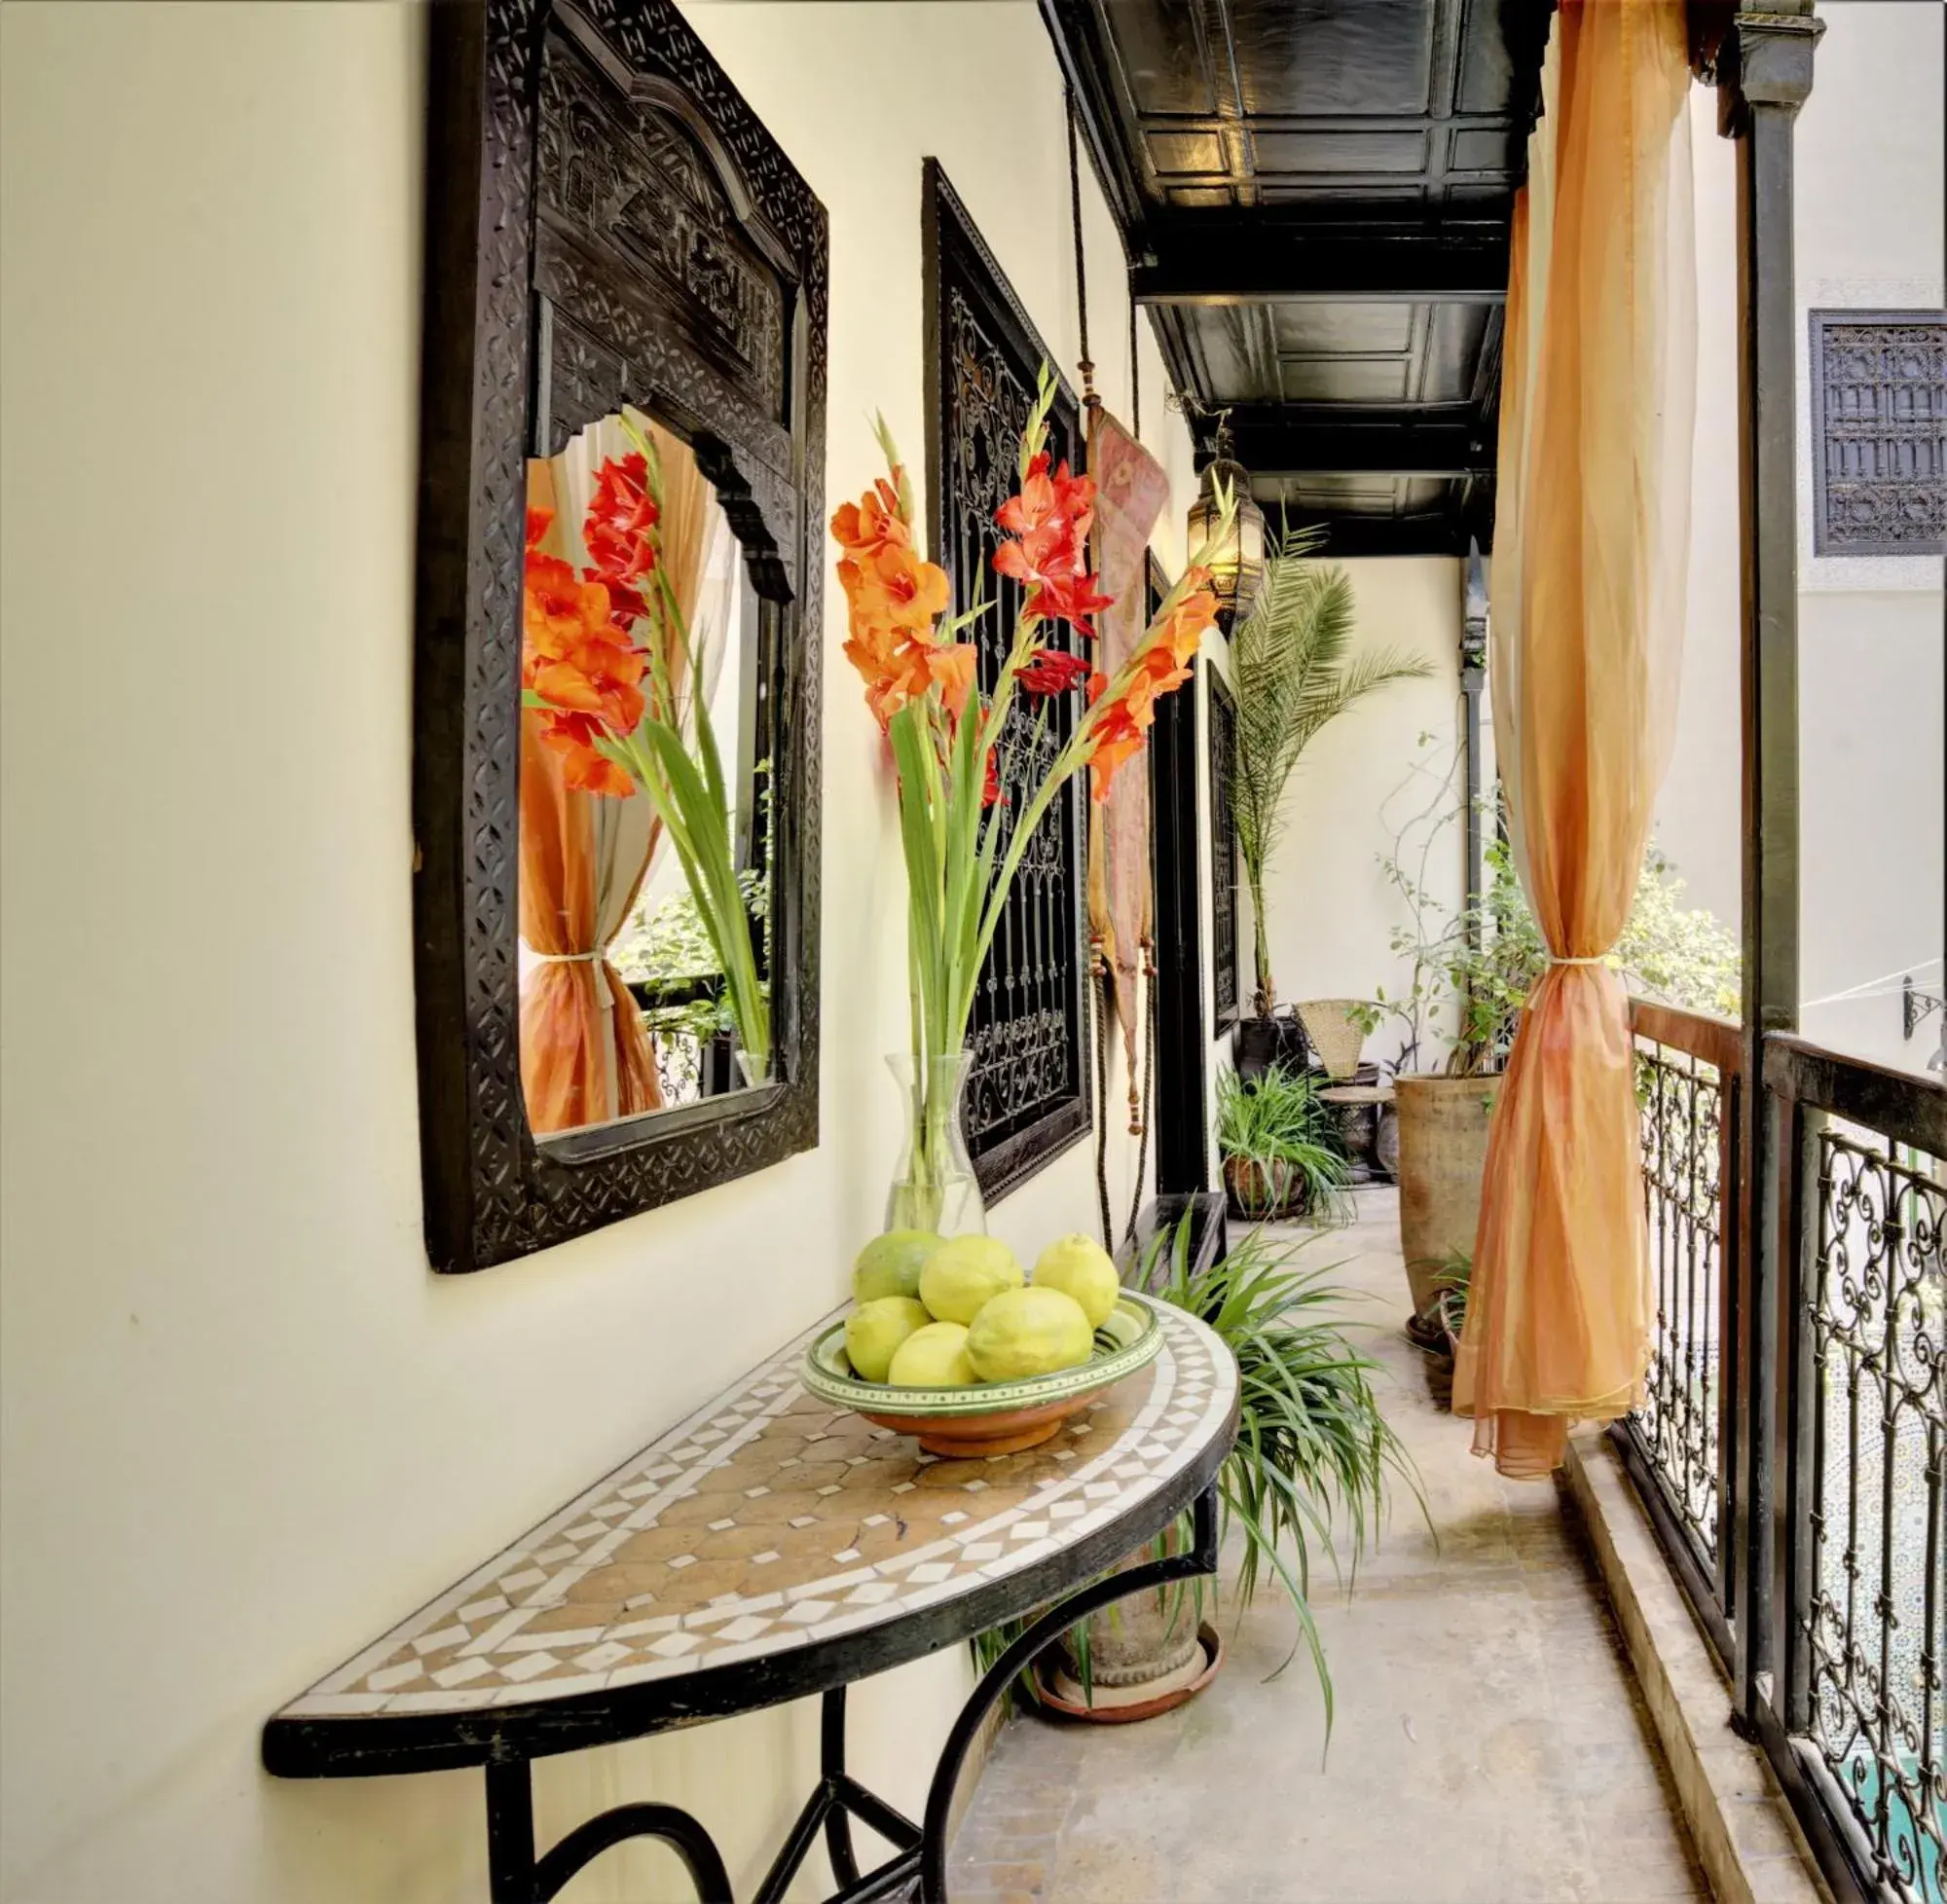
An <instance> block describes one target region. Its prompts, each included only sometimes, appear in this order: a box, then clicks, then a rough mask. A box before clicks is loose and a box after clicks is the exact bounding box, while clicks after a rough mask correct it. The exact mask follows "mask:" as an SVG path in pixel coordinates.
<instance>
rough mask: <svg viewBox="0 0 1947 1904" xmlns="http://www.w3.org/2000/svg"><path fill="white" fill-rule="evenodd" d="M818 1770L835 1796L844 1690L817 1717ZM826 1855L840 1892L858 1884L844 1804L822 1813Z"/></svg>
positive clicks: (841, 1760) (840, 1773)
mask: <svg viewBox="0 0 1947 1904" xmlns="http://www.w3.org/2000/svg"><path fill="white" fill-rule="evenodd" d="M818 1759H819V1765H818V1769H819V1771H820V1773H821V1774H823V1776H824V1779H825V1787H826V1789H827V1791H829V1792H831V1793H832V1794H833V1795H834V1796H835V1795H836V1793H837V1789H838V1784H839V1781H840V1780H841V1779H843V1778H844V1776H845V1688H844V1687H843V1686H840V1687H839V1688H838V1689H837V1690H836V1691H835V1692H829V1693H827V1694H826V1696H825V1705H824V1709H823V1711H822V1712H821V1713H820V1714H819V1729H818ZM825 1854H826V1856H827V1857H828V1858H829V1859H830V1860H831V1875H832V1877H833V1878H835V1879H836V1880H837V1882H838V1887H839V1889H840V1890H844V1889H846V1888H847V1887H848V1886H852V1885H856V1884H857V1883H858V1882H859V1860H858V1858H857V1857H856V1856H855V1855H854V1854H853V1849H852V1816H851V1813H850V1812H847V1811H846V1809H845V1807H844V1806H843V1805H833V1806H831V1807H829V1808H828V1809H827V1812H826V1813H825Z"/></svg>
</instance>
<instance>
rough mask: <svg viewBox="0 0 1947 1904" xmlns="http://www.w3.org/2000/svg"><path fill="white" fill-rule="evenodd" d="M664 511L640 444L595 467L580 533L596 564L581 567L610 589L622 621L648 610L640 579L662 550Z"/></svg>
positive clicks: (652, 567)
mask: <svg viewBox="0 0 1947 1904" xmlns="http://www.w3.org/2000/svg"><path fill="white" fill-rule="evenodd" d="M661 520H662V511H661V510H660V509H659V508H658V507H657V506H656V499H655V497H654V495H653V494H650V491H649V463H648V458H646V457H644V456H643V454H642V452H641V451H640V450H639V451H637V452H636V453H635V454H634V455H633V456H627V457H624V458H622V460H621V461H620V462H617V461H616V460H615V458H613V457H610V458H607V459H606V461H605V462H604V463H603V465H602V467H601V468H600V469H599V470H597V471H596V472H595V494H594V495H593V496H591V497H590V498H589V503H588V514H587V515H586V516H585V517H584V518H583V520H582V525H581V539H582V540H583V541H584V542H585V543H587V545H588V553H589V554H590V555H591V556H593V557H594V558H595V566H594V567H593V568H586V569H584V570H583V571H582V573H583V575H584V576H585V577H586V578H587V579H588V580H589V581H591V582H601V583H603V584H605V585H606V588H607V590H608V599H609V605H610V607H611V608H612V609H613V610H614V612H615V613H616V614H617V615H619V616H620V617H621V618H622V619H623V620H624V621H640V620H642V618H643V616H644V615H646V614H647V613H648V604H647V603H645V602H644V601H643V595H642V592H641V584H642V581H643V577H644V576H646V575H649V574H652V573H653V572H654V571H655V568H656V566H657V558H658V555H659V553H660V544H661V539H662V538H661V536H660V534H659V533H658V531H657V527H656V526H657V524H658V523H659V522H661Z"/></svg>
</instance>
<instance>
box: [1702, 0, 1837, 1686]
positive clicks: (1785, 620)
mask: <svg viewBox="0 0 1947 1904" xmlns="http://www.w3.org/2000/svg"><path fill="white" fill-rule="evenodd" d="M1822 30H1823V29H1822V27H1821V25H1820V23H1819V22H1818V20H1816V19H1815V18H1813V17H1812V0H1763V5H1762V8H1759V7H1754V6H1751V5H1749V4H1747V3H1745V4H1741V5H1740V8H1739V11H1738V13H1737V15H1736V17H1735V18H1733V19H1732V20H1731V22H1730V24H1729V27H1728V30H1727V32H1726V35H1725V38H1724V41H1723V43H1722V46H1721V48H1720V49H1719V52H1718V55H1717V81H1718V86H1719V93H1718V123H1719V127H1720V129H1721V130H1723V131H1724V132H1725V133H1726V134H1727V135H1728V136H1729V137H1731V138H1733V139H1735V140H1736V141H1737V145H1738V238H1737V245H1738V329H1739V346H1740V348H1739V365H1738V438H1739V441H1738V452H1739V478H1740V480H1739V492H1740V511H1739V515H1740V524H1739V527H1740V537H1739V539H1740V545H1741V556H1742V563H1741V567H1742V584H1743V587H1742V594H1743V721H1742V726H1743V736H1742V738H1743V762H1744V772H1743V809H1744V1037H1745V1050H1744V1057H1745V1065H1744V1075H1745V1080H1746V1086H1747V1089H1748V1090H1749V1093H1750V1102H1748V1103H1747V1104H1746V1105H1745V1107H1744V1116H1743V1117H1742V1119H1741V1124H1742V1135H1743V1146H1742V1155H1741V1157H1740V1161H1739V1172H1738V1204H1739V1217H1740V1221H1739V1224H1738V1234H1739V1236H1740V1237H1741V1238H1742V1239H1743V1242H1744V1247H1743V1249H1742V1250H1741V1252H1740V1256H1741V1261H1740V1263H1738V1265H1737V1274H1738V1326H1737V1343H1736V1349H1737V1389H1738V1392H1737V1394H1736V1396H1735V1398H1734V1400H1733V1406H1734V1407H1735V1408H1736V1409H1737V1410H1738V1414H1739V1424H1738V1425H1739V1428H1740V1430H1741V1432H1740V1433H1739V1435H1738V1446H1739V1474H1738V1484H1737V1487H1736V1489H1735V1496H1734V1500H1733V1504H1732V1516H1733V1525H1732V1528H1731V1538H1732V1540H1733V1541H1734V1542H1735V1545H1736V1552H1735V1557H1734V1562H1733V1582H1732V1586H1733V1593H1734V1594H1735V1595H1736V1598H1735V1602H1734V1605H1735V1617H1734V1623H1733V1624H1734V1627H1735V1630H1736V1639H1737V1659H1736V1682H1737V1685H1736V1692H1737V1703H1738V1707H1739V1710H1740V1712H1741V1713H1742V1714H1743V1716H1744V1717H1745V1720H1746V1721H1747V1722H1748V1721H1750V1720H1751V1719H1753V1717H1754V1716H1755V1712H1756V1707H1757V1703H1758V1701H1759V1699H1760V1697H1761V1696H1762V1690H1763V1689H1762V1685H1761V1678H1762V1676H1763V1675H1765V1674H1768V1673H1769V1671H1770V1670H1771V1666H1772V1662H1773V1659H1774V1658H1775V1632H1774V1598H1775V1593H1774V1588H1775V1574H1774V1567H1775V1565H1776V1564H1778V1563H1781V1562H1782V1548H1783V1544H1782V1543H1781V1542H1779V1541H1777V1540H1776V1539H1775V1538H1774V1529H1773V1526H1772V1516H1773V1510H1774V1504H1775V1502H1776V1500H1777V1499H1778V1495H1777V1492H1776V1488H1777V1482H1778V1476H1777V1471H1776V1464H1777V1461H1778V1459H1779V1456H1780V1455H1781V1453H1782V1451H1783V1449H1782V1437H1781V1426H1780V1406H1779V1393H1778V1373H1779V1367H1780V1363H1779V1356H1780V1350H1781V1346H1782V1345H1781V1343H1780V1340H1779V1333H1778V1311H1777V1289H1778V1284H1779V1280H1780V1273H1779V1272H1780V1266H1781V1265H1780V1263H1779V1262H1778V1259H1777V1250H1778V1248H1779V1247H1780V1246H1781V1244H1780V1239H1778V1237H1777V1234H1776V1230H1775V1228H1774V1227H1772V1226H1770V1225H1768V1224H1766V1222H1765V1221H1764V1218H1765V1214H1766V1210H1765V1205H1766V1200H1767V1186H1768V1185H1772V1184H1775V1183H1776V1181H1777V1169H1778V1160H1777V1158H1776V1155H1775V1154H1774V1153H1775V1148H1776V1144H1777V1141H1778V1134H1777V1127H1776V1120H1775V1119H1773V1118H1771V1117H1766V1116H1765V1115H1764V1113H1763V1104H1762V1083H1761V1080H1762V1079H1763V1076H1764V1065H1763V1057H1764V1040H1765V1037H1766V1035H1767V1034H1768V1033H1771V1032H1778V1031H1789V1030H1790V1029H1792V1027H1793V1026H1794V1025H1795V1024H1796V1023H1797V1016H1798V558H1797V533H1798V531H1797V467H1796V457H1795V444H1796V429H1795V423H1796V410H1797V402H1798V397H1797V380H1796V371H1795V363H1794V356H1795V350H1794V347H1795V343H1796V338H1797V328H1798V320H1797V311H1796V305H1795V302H1794V293H1793V283H1792V177H1791V165H1792V160H1791V141H1792V122H1793V120H1794V118H1795V117H1796V115H1797V112H1798V108H1799V106H1800V105H1801V104H1803V102H1804V100H1805V97H1806V95H1807V94H1808V93H1809V92H1811V90H1812V57H1813V48H1814V46H1815V45H1816V44H1817V41H1818V35H1819V33H1820V32H1821V31H1822Z"/></svg>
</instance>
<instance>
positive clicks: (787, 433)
mask: <svg viewBox="0 0 1947 1904" xmlns="http://www.w3.org/2000/svg"><path fill="white" fill-rule="evenodd" d="M429 20H430V24H429V31H430V74H429V82H430V102H429V114H428V132H427V186H426V286H425V330H424V363H423V385H422V425H421V476H420V491H419V509H420V519H419V572H418V603H417V623H418V627H417V636H416V656H415V677H414V760H413V824H414V831H415V845H416V852H415V859H414V934H415V954H416V970H417V988H418V1008H419V1064H420V1119H421V1149H422V1162H423V1178H424V1190H425V1228H426V1245H427V1251H428V1254H429V1256H430V1258H431V1262H432V1266H433V1267H434V1268H435V1269H438V1270H445V1271H460V1270H469V1269H480V1268H484V1267H486V1266H487V1265H488V1264H490V1263H500V1262H504V1261H506V1260H508V1259H509V1258H512V1257H518V1256H524V1255H527V1254H529V1253H530V1252H532V1251H534V1250H539V1249H545V1248H547V1247H548V1246H549V1245H551V1244H554V1243H559V1242H563V1241H566V1240H567V1239H568V1238H569V1237H572V1236H576V1235H579V1234H580V1233H582V1232H583V1231H584V1230H589V1229H594V1228H597V1227H601V1226H602V1225H604V1224H608V1223H613V1222H616V1221H617V1220H619V1219H620V1218H623V1217H626V1216H631V1215H633V1214H634V1213H635V1212H637V1211H639V1210H645V1209H649V1208H651V1207H652V1206H654V1205H656V1204H660V1203H666V1202H669V1201H670V1200H671V1199H673V1198H675V1197H679V1196H686V1195H688V1194H690V1193H691V1192H692V1191H694V1190H704V1189H707V1188H709V1187H710V1186H712V1185H715V1184H719V1183H723V1182H726V1181H728V1180H729V1179H731V1178H735V1177H740V1176H744V1175H746V1174H747V1173H749V1172H751V1171H753V1170H758V1169H761V1168H762V1167H764V1166H765V1165H767V1164H770V1163H774V1162H776V1161H778V1160H779V1159H780V1158H782V1157H785V1156H788V1155H790V1153H793V1152H796V1151H803V1150H808V1149H810V1148H812V1147H813V1146H814V1145H815V1144H816V1143H817V1141H818V870H819V816H818V772H819V760H818V734H819V719H818V690H819V670H818V665H817V651H818V645H819V637H820V629H821V614H820V569H821V567H822V563H821V560H820V547H821V543H820V533H821V529H822V523H823V518H824V496H823V476H824V466H825V379H826V357H825V336H826V298H827V235H826V216H825V210H824V207H823V206H822V205H821V204H820V203H819V202H818V201H817V200H816V199H815V198H814V197H813V196H812V193H811V190H810V188H809V187H808V186H807V185H806V184H805V182H804V180H803V179H802V178H801V177H800V176H799V175H798V173H797V171H796V170H795V169H794V168H793V167H792V165H790V161H789V160H788V159H787V158H786V157H785V155H784V153H783V152H782V151H781V150H780V149H779V147H778V145H777V143H776V141H775V140H774V139H772V137H771V136H770V134H769V133H768V132H766V131H765V129H764V128H763V127H762V126H761V125H760V124H759V123H758V121H757V120H756V118H755V117H754V115H753V113H752V112H751V109H750V108H749V107H748V106H747V105H746V104H745V103H744V100H743V99H742V98H741V97H740V96H739V94H738V92H737V91H736V89H735V88H734V87H733V86H732V85H731V84H730V81H729V80H728V78H726V77H725V75H724V73H723V71H722V69H721V68H720V67H719V66H718V65H717V64H716V61H715V60H714V59H713V58H712V57H711V56H710V55H709V54H708V53H707V52H706V51H705V49H704V47H703V45H702V43H701V41H699V40H698V39H697V38H696V36H695V34H694V33H693V32H692V31H691V30H690V29H689V27H688V26H687V25H686V24H685V23H684V21H683V19H682V17H681V16H680V14H679V13H678V12H677V10H676V8H675V7H674V6H673V5H671V4H669V0H574V4H572V5H570V4H569V0H448V4H443V5H441V6H437V7H434V8H431V9H430V10H429ZM652 159H653V160H654V162H655V163H645V162H648V161H650V160H652ZM628 162H634V163H633V164H631V163H628ZM623 187H626V190H623V189H618V188H623ZM769 285H774V286H775V298H774V299H773V297H772V294H771V292H770V290H768V289H767V288H766V287H767V286H769ZM624 402H628V403H630V404H634V405H638V406H640V407H641V408H643V409H644V410H646V411H649V412H650V413H652V414H654V415H656V416H658V417H660V418H661V419H663V420H664V421H667V422H670V423H671V424H672V425H673V426H674V427H675V428H677V429H678V430H679V431H680V433H682V434H684V435H686V436H687V437H688V438H689V440H690V443H691V446H692V448H693V450H694V452H695V455H696V459H697V462H698V464H699V466H700V467H701V468H702V470H703V473H704V474H705V475H706V476H707V477H708V478H709V479H710V481H711V482H712V483H713V484H714V485H715V486H716V492H717V494H718V498H719V500H720V501H721V503H722V506H723V508H724V511H725V514H726V515H727V516H728V517H729V518H730V521H731V525H732V527H733V528H734V529H735V530H736V531H737V533H738V536H739V539H740V541H741V542H742V544H743V550H744V554H745V558H746V565H747V568H749V571H750V575H751V579H752V583H753V588H754V589H755V592H756V594H757V595H758V596H759V597H760V598H762V599H763V600H764V602H765V603H766V604H768V607H767V609H766V613H767V614H768V615H769V616H770V617H771V621H772V625H773V627H774V628H775V630H776V641H777V648H778V655H779V666H778V670H777V675H776V694H777V716H776V725H775V730H774V731H775V736H776V747H775V754H774V758H773V761H772V774H771V781H770V787H771V800H772V824H773V825H774V827H775V829H776V842H777V862H778V865H779V867H780V869H781V877H780V879H779V884H778V890H777V891H776V892H775V893H774V895H773V902H772V928H771V930H772V933H773V935H774V936H773V948H774V949H773V959H772V993H773V997H772V1012H773V1018H774V1023H775V1037H776V1046H777V1063H776V1071H775V1075H774V1077H773V1079H772V1080H770V1081H768V1082H766V1083H764V1084H762V1085H760V1086H757V1087H755V1088H753V1089H748V1090H743V1091H736V1092H732V1093H730V1094H728V1095H726V1096H723V1097H720V1098H706V1099H704V1100H703V1101H701V1102H700V1103H695V1104H689V1105H684V1106H681V1107H680V1108H677V1109H674V1110H670V1111H665V1112H658V1113H655V1114H653V1115H651V1116H649V1117H643V1118H639V1119H634V1120H631V1121H628V1122H624V1123H618V1124H611V1125H606V1126H603V1127H599V1128H592V1129H588V1130H584V1131H581V1132H577V1133H574V1134H571V1135H566V1136H562V1137H550V1138H549V1139H548V1140H547V1143H546V1145H545V1146H544V1147H543V1146H542V1145H539V1144H537V1143H536V1141H535V1139H534V1136H533V1132H532V1130H531V1129H530V1127H529V1123H528V1117H527V1112H526V1107H525V1102H524V1098H523V1093H522V1088H521V1069H520V1010H519V999H518V969H517V952H516V935H517V925H518V917H519V913H518V883H519V827H520V764H519V762H520V747H519V711H520V693H521V685H520V661H521V627H520V617H521V578H522V559H523V523H524V505H525V495H526V463H527V458H529V457H530V456H531V455H548V454H551V453H552V452H554V451H555V450H557V449H558V448H559V447H560V446H561V445H562V444H563V443H564V442H565V441H566V440H567V439H568V437H569V436H570V435H572V434H573V433H574V432H576V431H578V430H579V429H581V428H582V427H583V426H584V425H586V424H587V423H589V422H592V421H595V420H596V419H597V418H599V417H601V416H603V415H604V414H606V412H608V411H611V410H616V409H619V408H620V407H621V405H622V404H623V403H624Z"/></svg>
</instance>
